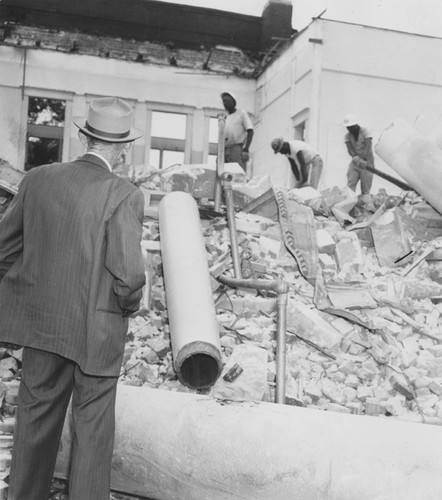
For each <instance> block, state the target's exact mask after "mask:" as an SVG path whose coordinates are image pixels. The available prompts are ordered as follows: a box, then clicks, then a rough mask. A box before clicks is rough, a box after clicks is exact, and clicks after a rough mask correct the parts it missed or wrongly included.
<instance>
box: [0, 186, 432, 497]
mask: <svg viewBox="0 0 442 500" xmlns="http://www.w3.org/2000/svg"><path fill="white" fill-rule="evenodd" d="M151 187H152V186H149V188H151ZM284 196H285V197H286V199H287V200H288V205H287V207H286V209H287V214H288V215H287V214H286V215H285V217H286V219H290V217H292V220H291V224H292V226H293V227H294V228H295V231H294V234H295V236H296V238H300V237H302V231H299V228H301V229H302V227H303V226H302V225H303V223H304V221H302V220H294V215H293V214H295V213H296V214H298V215H299V214H300V213H304V212H302V211H301V210H300V209H299V208H300V207H302V210H307V211H309V212H311V214H312V220H313V225H314V228H313V229H314V231H313V233H312V234H314V235H315V241H314V242H312V241H310V240H308V241H300V240H299V239H298V240H297V241H295V242H294V246H298V247H299V248H303V251H302V255H301V257H300V258H301V259H305V260H309V262H310V264H309V266H307V267H308V268H309V269H310V270H311V269H315V270H316V271H315V272H316V275H315V276H314V277H313V279H312V277H311V276H309V279H306V277H305V275H304V274H303V271H302V270H303V265H300V262H299V261H298V259H297V258H295V257H294V255H293V253H292V252H291V251H290V248H288V246H287V241H286V239H287V238H286V235H284V231H285V228H284V227H283V226H284V224H281V223H280V222H279V220H275V218H274V217H273V218H268V217H266V216H263V215H260V207H259V206H254V210H253V211H254V213H248V212H246V211H244V210H240V211H237V213H236V225H237V231H238V240H239V246H240V252H239V253H240V257H241V266H242V278H245V279H249V278H250V279H258V278H259V279H269V280H274V279H282V280H284V281H286V282H287V283H288V284H289V287H290V292H289V300H288V310H287V355H286V363H287V366H286V377H287V378H286V404H291V405H297V406H303V407H306V408H313V409H317V410H326V411H335V412H343V413H353V414H360V415H371V416H377V417H381V418H387V417H389V418H396V419H400V420H408V421H415V422H421V423H426V424H437V425H441V424H442V343H441V341H442V217H441V216H440V215H439V214H438V213H437V212H435V211H434V210H433V209H432V208H431V207H430V206H429V205H427V204H426V203H425V201H424V200H423V199H422V198H420V197H419V196H417V195H416V194H415V193H412V192H408V193H405V194H404V195H402V196H396V197H394V196H389V195H387V193H386V192H385V191H380V192H379V193H378V194H377V195H372V196H365V197H359V198H358V197H357V196H356V195H354V193H352V192H349V191H348V190H347V189H346V188H345V189H341V188H337V187H334V188H330V189H327V190H324V191H323V192H321V193H319V192H317V191H315V190H312V188H303V189H294V190H289V191H286V192H285V193H284ZM266 200H267V201H268V200H269V198H268V197H267V198H266ZM273 203H276V201H275V200H273ZM279 208H280V207H279ZM154 212H155V211H154V210H153V211H149V210H148V213H149V214H151V216H148V217H146V218H145V222H144V226H143V241H142V247H143V253H144V257H145V266H146V275H147V278H148V279H147V284H146V287H145V291H144V297H143V303H142V306H141V309H140V311H138V313H136V314H135V315H134V316H133V317H131V318H130V323H129V333H128V336H127V341H126V348H125V354H124V360H123V365H122V369H121V375H120V383H121V384H130V385H136V386H141V385H148V386H149V387H152V388H158V389H164V390H169V391H184V392H200V393H201V392H204V393H205V394H208V395H210V396H213V397H215V398H221V399H230V400H257V401H267V402H274V401H275V385H276V371H277V367H276V361H275V352H276V322H277V307H276V295H275V294H273V292H264V291H254V290H250V289H232V288H229V287H227V286H226V285H223V284H221V283H220V281H218V280H217V278H218V277H219V276H220V275H227V276H233V263H232V257H231V251H230V236H229V228H228V226H227V221H226V218H225V217H218V216H215V217H208V218H204V217H203V218H202V220H201V224H202V230H203V235H204V238H205V244H206V250H207V262H208V267H209V271H210V275H211V280H212V282H211V283H212V291H213V295H214V301H215V306H216V311H217V318H218V322H219V328H220V341H221V347H222V354H223V362H224V368H223V372H222V374H221V376H220V377H219V379H218V381H217V382H216V383H215V384H214V386H213V387H211V388H210V389H207V390H204V391H196V390H193V389H192V388H189V387H186V386H184V385H182V384H181V383H180V382H179V381H178V379H177V376H176V373H175V371H174V367H173V360H172V353H171V345H170V329H169V324H168V311H167V303H166V297H165V290H164V281H163V269H162V259H161V250H160V238H161V234H160V232H159V224H158V220H157V219H156V218H155V215H152V214H154ZM262 212H263V213H268V206H266V207H265V210H264V209H263V210H262ZM296 228H298V229H296ZM300 235H301V236H300ZM312 263H314V264H315V265H314V266H313V265H312ZM20 365H21V350H14V349H12V348H10V349H7V348H3V349H1V350H0V377H1V383H0V397H1V401H2V407H1V408H2V422H1V425H0V441H1V443H2V450H1V452H0V453H1V461H0V465H1V467H0V491H2V490H3V489H4V488H5V487H6V483H5V482H4V479H5V478H6V476H7V473H8V466H9V461H10V449H11V446H12V433H13V427H14V413H15V405H16V397H17V388H18V382H19V378H20ZM60 498H61V497H60Z"/></svg>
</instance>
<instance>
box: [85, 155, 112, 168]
mask: <svg viewBox="0 0 442 500" xmlns="http://www.w3.org/2000/svg"><path fill="white" fill-rule="evenodd" d="M87 154H88V155H94V156H96V157H97V158H100V160H102V161H104V163H105V164H106V167H107V168H108V169H109V172H112V166H111V164H110V163H109V162H108V161H107V160H106V158H105V157H104V156H102V155H100V154H99V153H95V152H93V151H88V152H87Z"/></svg>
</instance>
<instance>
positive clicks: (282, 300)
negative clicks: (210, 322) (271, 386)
mask: <svg viewBox="0 0 442 500" xmlns="http://www.w3.org/2000/svg"><path fill="white" fill-rule="evenodd" d="M218 280H219V281H220V282H221V283H224V284H225V285H228V286H231V287H232V288H253V289H255V290H267V291H272V292H275V293H276V294H277V295H278V298H277V311H278V313H277V314H278V318H277V325H276V391H275V402H276V403H279V404H285V372H286V336H287V335H286V330H287V302H288V291H289V285H288V283H287V282H286V281H283V280H261V279H237V278H230V277H228V276H224V275H221V276H218Z"/></svg>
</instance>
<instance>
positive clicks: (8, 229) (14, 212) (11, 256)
mask: <svg viewBox="0 0 442 500" xmlns="http://www.w3.org/2000/svg"><path fill="white" fill-rule="evenodd" d="M26 179H27V176H25V177H24V178H23V180H22V181H21V183H20V188H19V190H18V193H17V194H16V195H15V196H14V198H13V199H12V201H11V204H10V205H9V207H8V208H7V210H6V212H5V214H4V215H3V218H2V219H1V221H0V281H2V280H3V278H4V277H5V275H6V273H7V272H8V271H9V269H10V268H11V266H12V265H13V264H14V262H15V261H16V260H17V258H18V257H19V255H20V254H21V253H22V250H23V199H24V195H25V186H26Z"/></svg>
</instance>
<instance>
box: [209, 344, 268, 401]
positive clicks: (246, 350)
mask: <svg viewBox="0 0 442 500" xmlns="http://www.w3.org/2000/svg"><path fill="white" fill-rule="evenodd" d="M235 363H237V364H238V365H239V366H241V367H242V368H243V372H242V373H241V375H240V376H239V377H238V378H237V379H236V380H234V381H233V382H226V381H225V380H223V378H222V376H221V377H219V378H218V380H217V381H216V383H215V385H214V386H213V387H212V389H211V391H210V395H211V396H212V397H214V398H222V399H231V400H234V401H241V400H247V401H261V400H262V398H263V397H264V394H265V392H266V389H267V351H266V350H265V349H261V348H259V347H256V346H253V345H246V344H241V345H238V346H236V347H235V348H234V349H233V351H232V354H231V356H230V358H229V360H228V362H227V363H226V365H225V366H224V369H223V374H224V373H226V372H228V371H229V370H230V368H231V367H232V366H233V365H234V364H235ZM223 374H222V375H223Z"/></svg>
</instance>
